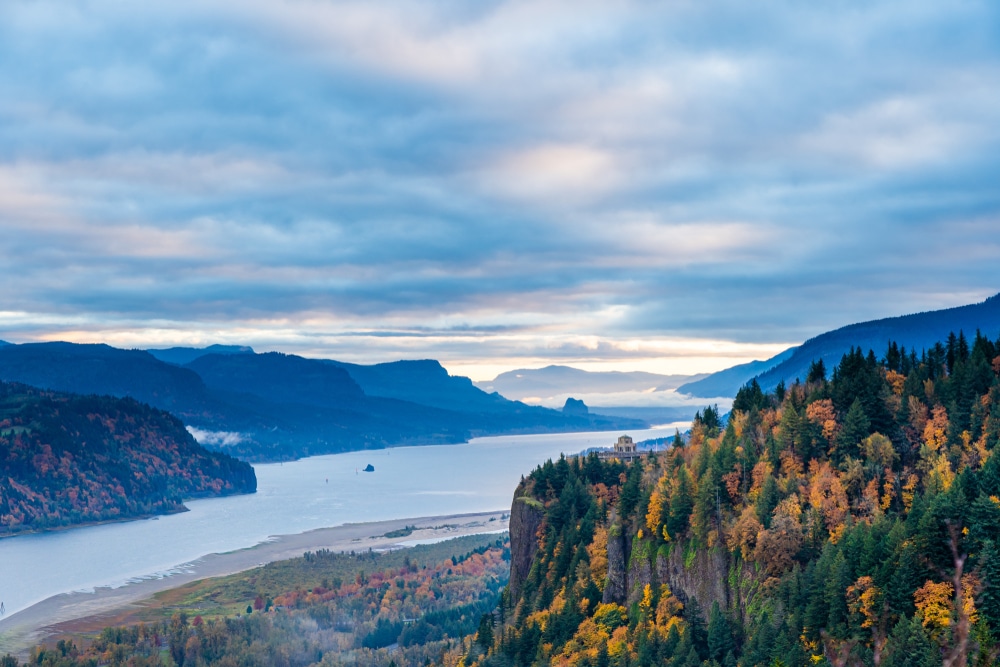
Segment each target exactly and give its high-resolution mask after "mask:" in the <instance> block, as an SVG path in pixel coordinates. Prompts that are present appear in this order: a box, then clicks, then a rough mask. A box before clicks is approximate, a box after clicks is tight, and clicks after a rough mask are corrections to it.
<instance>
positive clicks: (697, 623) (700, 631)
mask: <svg viewBox="0 0 1000 667" xmlns="http://www.w3.org/2000/svg"><path fill="white" fill-rule="evenodd" d="M684 620H685V621H687V624H688V632H690V634H691V644H692V645H693V648H694V649H695V650H696V651H697V652H698V655H699V656H701V660H704V659H705V658H707V657H708V631H707V630H706V628H705V619H704V618H702V616H701V605H699V604H698V599H697V598H691V599H690V600H688V603H687V604H686V605H685V606H684Z"/></svg>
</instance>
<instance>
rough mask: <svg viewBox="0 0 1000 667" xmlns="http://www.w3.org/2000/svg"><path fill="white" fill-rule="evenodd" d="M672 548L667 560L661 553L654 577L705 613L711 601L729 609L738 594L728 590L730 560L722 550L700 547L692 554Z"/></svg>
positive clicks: (680, 597) (681, 598)
mask: <svg viewBox="0 0 1000 667" xmlns="http://www.w3.org/2000/svg"><path fill="white" fill-rule="evenodd" d="M679 546H680V545H678V547H675V548H674V549H673V550H672V551H671V552H670V556H669V557H668V558H665V557H664V556H663V554H660V555H658V556H657V558H656V575H657V578H658V579H659V580H660V581H661V582H663V583H666V584H667V585H668V586H670V590H671V591H673V592H674V594H675V595H676V596H677V597H678V598H679V599H680V600H681V601H686V600H688V599H690V598H692V597H693V598H696V599H697V600H698V604H699V605H700V606H701V608H702V609H703V610H704V611H705V612H706V613H707V612H708V610H709V609H711V608H712V603H713V602H718V603H719V607H720V608H721V609H729V602H730V600H731V599H733V598H734V596H735V595H737V594H738V593H737V591H730V590H729V576H728V575H729V558H728V553H727V552H726V550H725V549H720V548H715V549H707V548H701V549H697V550H696V551H694V553H693V554H687V558H685V550H684V549H681V548H679Z"/></svg>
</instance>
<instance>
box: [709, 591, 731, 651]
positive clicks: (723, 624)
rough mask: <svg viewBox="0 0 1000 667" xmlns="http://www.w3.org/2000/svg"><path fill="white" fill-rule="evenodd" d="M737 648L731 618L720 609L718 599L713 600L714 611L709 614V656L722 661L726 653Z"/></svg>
mask: <svg viewBox="0 0 1000 667" xmlns="http://www.w3.org/2000/svg"><path fill="white" fill-rule="evenodd" d="M735 648H736V645H735V642H734V641H733V633H732V630H731V629H730V627H729V619H727V618H726V615H725V614H723V613H722V610H721V609H719V603H718V601H715V602H712V611H711V612H709V615H708V657H709V659H711V660H718V661H722V659H723V658H724V657H725V656H726V654H727V653H730V652H731V651H733V650H734V649H735Z"/></svg>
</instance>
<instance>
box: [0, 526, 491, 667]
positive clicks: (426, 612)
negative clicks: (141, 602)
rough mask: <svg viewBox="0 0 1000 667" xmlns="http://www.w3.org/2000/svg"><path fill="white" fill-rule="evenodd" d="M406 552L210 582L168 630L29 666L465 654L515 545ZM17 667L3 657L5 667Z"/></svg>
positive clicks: (303, 561) (43, 651) (297, 662)
mask: <svg viewBox="0 0 1000 667" xmlns="http://www.w3.org/2000/svg"><path fill="white" fill-rule="evenodd" d="M462 548H466V549H468V550H467V551H461V549H462ZM404 551H405V553H400V552H398V551H397V552H391V553H384V554H380V553H372V552H364V553H358V554H355V553H351V554H337V553H330V552H328V551H322V550H321V551H319V552H309V553H306V554H305V556H303V557H302V558H296V559H292V560H289V561H283V562H279V563H271V564H268V565H267V566H265V567H263V568H260V569H258V570H254V571H251V572H249V573H242V574H239V575H233V576H230V577H227V578H225V579H223V580H221V581H217V582H202V583H201V584H200V585H199V587H198V590H197V591H196V594H195V595H189V596H188V598H187V599H186V601H185V604H184V605H181V606H180V608H179V609H178V610H177V611H174V613H172V614H171V615H170V616H168V617H166V618H163V619H162V620H152V621H151V622H146V623H139V624H133V625H129V626H125V627H114V628H107V629H105V630H104V631H103V632H101V633H100V635H99V636H97V637H96V638H93V639H92V640H91V641H89V642H78V641H76V640H74V639H72V638H67V639H62V640H59V641H58V642H57V643H56V644H55V645H54V646H52V647H49V648H36V649H34V650H33V652H32V654H31V656H30V659H29V661H28V663H27V664H30V665H41V666H43V667H83V666H87V667H90V666H94V667H96V666H97V665H109V664H110V665H129V666H133V667H153V666H161V665H162V666H174V667H197V666H199V665H220V666H224V667H235V666H247V667H251V666H253V667H299V666H302V667H304V666H305V665H314V664H322V665H328V666H330V667H346V666H347V665H365V666H371V667H389V666H390V665H400V666H402V665H425V664H440V663H441V662H442V661H444V660H445V659H446V656H447V655H449V654H450V653H455V654H457V655H462V654H464V651H466V650H467V647H468V645H469V644H470V643H471V642H473V641H474V640H473V636H474V633H476V632H477V631H478V630H479V628H480V626H482V627H483V628H488V627H489V625H488V623H484V621H483V619H484V618H489V617H490V616H489V612H490V611H491V610H492V609H494V608H495V607H496V606H497V601H498V599H499V597H500V591H501V590H502V589H503V588H504V586H505V585H506V583H507V577H508V572H509V567H508V563H507V561H508V559H509V557H510V551H509V549H508V543H507V540H506V537H497V536H494V535H475V536H468V537H464V538H458V539H456V540H452V541H449V542H446V543H443V544H436V545H424V546H421V547H415V548H413V549H406V550H404ZM448 553H450V554H452V555H450V556H447V555H444V554H448ZM234 605H235V609H234ZM169 610H170V609H169V607H165V608H164V609H162V610H161V611H167V612H169ZM185 610H186V611H185ZM484 632H487V630H484ZM463 638H465V639H463ZM18 664H19V662H18V660H17V659H16V658H14V657H12V656H5V657H3V658H0V667H17V666H18Z"/></svg>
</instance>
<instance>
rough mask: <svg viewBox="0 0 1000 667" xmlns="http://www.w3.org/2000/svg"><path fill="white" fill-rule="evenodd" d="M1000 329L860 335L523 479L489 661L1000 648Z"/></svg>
mask: <svg viewBox="0 0 1000 667" xmlns="http://www.w3.org/2000/svg"><path fill="white" fill-rule="evenodd" d="M998 375H1000V341H997V342H993V341H990V340H988V339H986V338H982V337H978V336H977V337H976V339H975V340H974V341H972V342H971V343H970V342H969V341H967V340H966V339H965V338H964V337H962V336H957V337H956V336H952V337H951V338H950V339H949V341H948V343H947V344H946V345H941V344H939V345H937V346H934V347H933V348H932V349H930V350H929V351H928V352H927V353H925V354H922V355H921V356H919V357H918V356H917V355H915V354H914V353H912V352H905V351H904V350H902V349H900V348H899V347H898V346H896V345H895V344H892V345H890V346H889V348H888V350H887V351H885V356H884V357H883V358H882V359H877V358H876V355H875V354H874V353H868V354H863V353H862V352H861V351H860V350H857V349H855V350H852V351H851V352H850V353H849V354H847V355H845V356H844V358H843V360H842V361H841V362H840V364H839V365H838V366H837V367H836V368H835V369H833V372H832V374H829V377H828V374H827V372H826V369H825V368H824V367H823V365H822V363H816V364H814V365H813V367H812V368H811V370H810V372H809V374H808V382H806V383H803V384H795V385H793V386H789V387H785V386H782V385H779V386H778V388H777V390H776V391H775V392H774V393H764V392H762V391H761V390H760V387H759V386H758V385H756V384H751V385H750V386H748V387H745V388H744V389H742V390H741V391H740V392H739V394H738V396H737V398H736V402H735V405H734V409H733V412H732V414H731V416H730V418H729V420H728V423H727V424H725V426H724V427H723V426H722V425H721V424H720V423H719V420H718V414H717V413H716V412H715V411H714V410H712V409H709V410H707V411H705V412H704V413H701V414H700V415H699V417H698V419H697V420H696V421H695V424H694V426H693V428H692V431H691V436H690V438H689V440H688V442H687V443H686V444H684V445H683V446H679V447H676V448H674V449H672V450H671V451H669V452H667V453H663V454H660V455H658V456H650V457H649V458H647V459H645V460H644V461H642V462H640V463H637V464H633V465H631V466H628V467H626V466H623V465H621V464H618V463H602V462H601V461H599V460H598V459H597V458H596V457H594V456H590V457H587V458H585V459H579V458H574V459H569V460H567V459H561V460H559V461H558V462H556V463H552V462H549V463H546V464H545V465H543V466H541V467H540V468H538V469H536V470H535V471H534V472H532V473H531V474H530V475H529V476H528V477H527V478H526V479H525V480H524V481H523V483H522V484H521V485H520V486H519V488H518V490H517V493H516V496H515V501H514V505H513V508H512V516H511V551H512V563H511V583H510V589H509V595H508V597H507V598H506V599H505V609H504V613H505V615H506V617H507V618H508V619H509V620H508V622H507V623H506V624H504V625H503V626H502V627H498V628H496V630H495V632H494V641H493V642H492V644H491V646H490V647H489V650H488V651H487V652H486V653H485V654H480V653H476V652H475V651H473V652H471V653H470V655H467V656H465V658H466V660H465V662H466V664H470V665H471V664H478V665H483V666H486V665H495V666H500V665H548V664H553V665H579V666H584V665H594V666H597V665H599V666H601V667H605V666H607V665H621V666H624V665H642V666H645V665H671V666H685V667H687V666H695V665H712V666H715V665H724V666H727V667H729V666H734V665H743V666H746V667H748V666H750V665H784V666H786V667H791V666H800V665H801V666H805V665H891V666H892V667H899V666H902V665H919V666H929V665H941V664H942V663H944V664H946V665H965V664H975V665H992V664H995V660H996V656H997V653H998V648H1000V646H998V639H1000V545H998V544H997V540H998V539H1000V454H997V453H996V451H997V445H998V444H1000V380H998Z"/></svg>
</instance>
